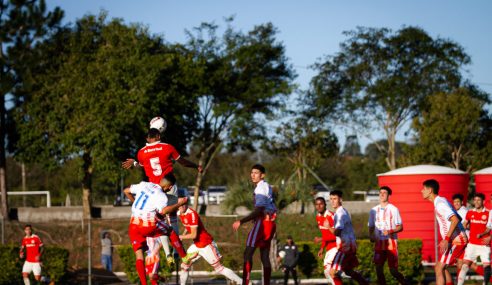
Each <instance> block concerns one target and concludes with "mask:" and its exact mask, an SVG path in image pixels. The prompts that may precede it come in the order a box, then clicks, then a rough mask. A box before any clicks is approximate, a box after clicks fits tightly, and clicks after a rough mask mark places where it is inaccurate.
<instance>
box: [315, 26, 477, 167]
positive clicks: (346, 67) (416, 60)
mask: <svg viewBox="0 0 492 285" xmlns="http://www.w3.org/2000/svg"><path fill="white" fill-rule="evenodd" d="M345 35H346V36H347V37H348V39H347V40H345V41H344V42H342V43H341V44H340V51H339V52H338V53H337V54H335V55H333V56H328V57H326V58H325V59H324V60H322V61H319V62H318V63H316V64H315V69H316V70H317V71H318V74H317V75H316V76H314V78H313V79H312V81H311V87H310V92H309V96H308V103H309V104H310V105H311V106H312V114H314V115H317V116H321V117H324V118H327V119H329V120H331V121H336V122H342V123H345V124H350V125H352V126H353V127H354V128H356V129H357V131H358V133H359V134H366V135H367V134H368V133H370V132H374V131H379V132H382V133H384V135H385V137H386V140H387V141H388V144H387V146H388V147H387V148H384V147H382V146H381V147H380V149H381V150H383V151H384V153H385V155H386V163H387V165H388V168H390V169H394V168H396V158H395V137H396V134H397V132H398V131H400V130H401V128H402V126H403V125H404V123H405V122H406V121H408V120H409V119H411V118H413V117H414V116H416V114H417V113H418V112H419V110H420V108H421V106H422V104H423V103H424V102H425V98H426V97H428V96H430V95H432V94H434V93H436V92H447V91H451V90H453V89H454V88H456V87H458V86H460V85H462V84H463V82H462V81H463V80H462V74H461V70H462V68H463V67H464V66H465V65H467V64H469V63H470V57H469V56H468V55H467V54H466V53H465V51H464V49H463V47H462V46H460V45H459V44H458V43H456V42H454V41H451V40H449V39H443V38H432V37H431V36H429V35H428V34H427V33H426V32H425V31H424V30H422V29H421V28H418V27H404V28H402V29H400V30H398V31H396V32H393V31H392V30H390V29H386V28H381V29H376V28H363V27H359V28H358V29H356V30H354V31H349V32H345Z"/></svg>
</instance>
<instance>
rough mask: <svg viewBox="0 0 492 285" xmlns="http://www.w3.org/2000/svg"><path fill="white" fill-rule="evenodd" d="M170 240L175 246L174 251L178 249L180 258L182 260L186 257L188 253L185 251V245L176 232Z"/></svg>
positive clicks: (172, 232)
mask: <svg viewBox="0 0 492 285" xmlns="http://www.w3.org/2000/svg"><path fill="white" fill-rule="evenodd" d="M169 239H170V240H171V244H172V245H173V247H174V249H176V251H177V252H178V254H179V256H180V257H181V258H183V257H185V256H186V251H185V250H184V247H183V243H182V242H181V240H180V239H179V236H178V235H177V234H176V233H175V232H174V231H171V234H170V235H169Z"/></svg>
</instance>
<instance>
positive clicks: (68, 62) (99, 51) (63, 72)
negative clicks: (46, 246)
mask: <svg viewBox="0 0 492 285" xmlns="http://www.w3.org/2000/svg"><path fill="white" fill-rule="evenodd" d="M178 49H179V48H178ZM40 52H41V53H43V55H44V57H43V60H44V61H43V62H42V64H43V65H42V68H41V69H40V70H38V72H37V73H36V75H35V82H36V84H35V85H34V86H33V87H32V88H31V96H29V98H28V100H27V101H26V103H25V104H24V105H23V107H22V109H19V110H18V112H17V120H18V124H19V129H20V131H21V136H20V140H19V150H18V152H17V153H16V155H17V156H19V157H21V158H22V159H24V160H36V161H40V162H44V163H45V164H51V165H63V164H64V163H65V162H67V161H69V160H72V159H74V158H75V157H80V158H81V163H80V164H79V166H80V172H79V173H80V174H79V175H80V177H79V179H80V180H79V181H81V186H82V193H83V206H84V217H85V218H89V217H90V209H91V193H92V190H93V189H92V183H93V177H94V173H95V172H98V173H99V174H103V175H104V176H106V177H107V179H108V180H109V181H112V182H113V183H114V184H115V185H117V182H118V181H119V177H120V162H121V161H123V159H124V158H126V157H128V151H129V150H133V151H135V152H136V150H137V149H138V148H139V147H140V146H141V145H142V144H143V141H144V136H145V131H146V130H147V128H148V120H149V118H151V117H152V116H155V114H159V113H160V112H161V110H166V111H165V115H166V118H167V119H168V120H169V119H173V124H172V127H170V129H169V130H168V131H170V132H171V135H172V139H173V140H176V141H180V142H181V145H186V142H187V140H188V139H189V134H187V131H189V128H188V127H187V125H189V124H193V122H194V117H193V114H194V113H195V110H194V109H193V108H194V106H196V103H195V101H194V100H195V99H194V98H195V97H194V96H193V95H192V94H190V93H189V92H188V89H186V88H179V85H180V84H182V85H184V86H186V84H187V83H186V82H185V80H186V78H183V79H176V78H175V77H174V76H179V74H180V73H181V72H182V71H181V70H179V68H181V67H179V66H183V67H182V68H187V67H188V66H187V65H186V60H185V58H187V56H186V55H184V54H182V53H180V52H178V51H175V50H170V49H169V47H167V46H165V45H164V44H163V41H162V39H161V38H160V37H155V36H150V35H149V33H148V31H147V30H146V29H145V28H143V27H141V26H139V25H130V26H127V25H125V24H123V23H122V21H121V20H111V21H107V20H106V15H105V13H101V14H100V15H99V16H97V17H96V16H92V15H89V16H86V17H84V18H82V19H80V20H78V21H77V22H76V24H75V26H74V27H73V28H68V29H66V30H64V31H62V32H60V33H58V34H56V35H55V36H54V37H53V38H51V39H50V41H49V42H48V43H46V44H45V45H43V46H42V49H41V50H40ZM190 90H191V89H190ZM47 110H49V111H47ZM190 122H191V123H190ZM183 142H184V143H183Z"/></svg>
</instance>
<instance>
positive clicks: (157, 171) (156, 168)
mask: <svg viewBox="0 0 492 285" xmlns="http://www.w3.org/2000/svg"><path fill="white" fill-rule="evenodd" d="M150 167H152V173H153V174H154V175H155V176H159V175H161V174H162V167H161V162H160V161H159V158H158V157H153V158H151V159H150Z"/></svg>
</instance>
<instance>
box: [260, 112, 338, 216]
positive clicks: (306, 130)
mask: <svg viewBox="0 0 492 285" xmlns="http://www.w3.org/2000/svg"><path fill="white" fill-rule="evenodd" d="M276 134H277V135H276V136H274V137H273V138H272V139H271V140H269V141H268V142H267V143H266V144H265V148H266V149H267V150H268V151H270V152H271V153H273V154H275V155H277V156H282V157H286V158H287V160H288V161H289V162H290V164H291V167H292V169H293V173H292V175H291V176H290V177H289V178H288V179H287V186H290V185H292V184H293V185H295V187H294V189H291V190H292V191H293V192H294V193H295V195H293V196H294V197H295V199H294V200H296V199H299V200H301V201H302V202H308V201H311V200H312V196H311V187H310V184H309V183H308V178H309V177H313V178H314V179H311V181H312V180H317V181H318V182H321V183H323V182H322V181H321V179H320V178H319V177H318V175H317V174H316V173H315V172H314V170H313V169H316V168H318V167H319V165H320V163H321V161H322V160H323V159H325V158H328V157H330V156H332V155H334V154H337V153H338V140H337V138H336V136H335V135H334V134H332V133H331V132H330V131H329V130H327V129H324V128H320V124H319V123H318V122H317V121H314V120H310V119H309V118H305V117H298V118H295V119H292V120H290V121H289V122H288V123H284V124H282V125H281V126H280V127H278V128H277V131H276ZM293 178H294V179H293ZM289 202H290V201H289ZM302 210H303V209H301V211H302Z"/></svg>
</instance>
